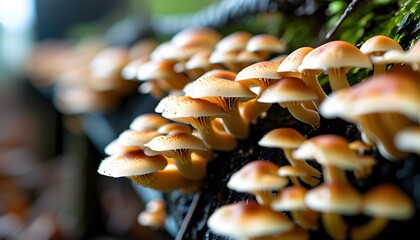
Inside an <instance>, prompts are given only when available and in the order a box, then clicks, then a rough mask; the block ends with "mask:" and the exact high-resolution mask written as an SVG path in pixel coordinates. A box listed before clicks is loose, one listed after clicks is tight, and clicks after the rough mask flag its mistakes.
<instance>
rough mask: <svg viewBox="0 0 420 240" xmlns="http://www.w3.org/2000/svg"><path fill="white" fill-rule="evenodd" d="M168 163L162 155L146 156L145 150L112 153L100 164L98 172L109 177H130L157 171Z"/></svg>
mask: <svg viewBox="0 0 420 240" xmlns="http://www.w3.org/2000/svg"><path fill="white" fill-rule="evenodd" d="M167 164H168V162H167V160H166V158H165V157H163V156H162V155H156V156H152V157H151V156H146V155H145V154H144V152H143V151H131V152H123V153H120V154H115V155H111V156H109V157H107V158H105V159H104V160H102V162H101V163H100V164H99V167H98V173H100V174H101V175H105V176H109V177H128V176H135V175H143V174H147V173H151V172H156V171H159V170H162V169H164V168H165V166H166V165H167Z"/></svg>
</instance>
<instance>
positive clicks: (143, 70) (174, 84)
mask: <svg viewBox="0 0 420 240" xmlns="http://www.w3.org/2000/svg"><path fill="white" fill-rule="evenodd" d="M175 63H176V62H174V61H170V60H163V59H161V60H153V59H151V60H149V61H147V62H145V63H143V64H142V65H141V66H140V67H139V69H138V72H137V79H138V80H140V81H157V83H158V84H159V86H160V87H161V88H162V89H163V90H165V91H166V92H170V91H171V90H181V89H182V88H183V87H184V86H185V85H186V84H187V83H188V82H190V79H189V78H188V77H187V76H186V75H185V74H183V73H178V72H176V71H175V70H174V66H175Z"/></svg>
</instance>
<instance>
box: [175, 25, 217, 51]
mask: <svg viewBox="0 0 420 240" xmlns="http://www.w3.org/2000/svg"><path fill="white" fill-rule="evenodd" d="M221 39H222V35H221V34H220V33H219V32H217V31H215V30H214V29H212V28H207V27H188V28H185V29H183V30H181V31H179V32H178V33H176V34H175V35H174V36H173V37H172V38H171V40H170V42H171V43H172V44H173V45H174V46H176V47H183V46H193V45H202V46H208V47H214V46H215V45H216V44H217V43H218V42H219V41H221Z"/></svg>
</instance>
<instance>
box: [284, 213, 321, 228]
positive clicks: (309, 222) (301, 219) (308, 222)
mask: <svg viewBox="0 0 420 240" xmlns="http://www.w3.org/2000/svg"><path fill="white" fill-rule="evenodd" d="M308 214H312V212H307V211H305V210H294V211H290V215H291V216H292V218H293V220H294V221H295V222H296V223H297V224H298V225H299V226H301V227H302V228H303V229H305V230H316V229H318V227H319V226H318V223H317V219H311V216H309V215H308Z"/></svg>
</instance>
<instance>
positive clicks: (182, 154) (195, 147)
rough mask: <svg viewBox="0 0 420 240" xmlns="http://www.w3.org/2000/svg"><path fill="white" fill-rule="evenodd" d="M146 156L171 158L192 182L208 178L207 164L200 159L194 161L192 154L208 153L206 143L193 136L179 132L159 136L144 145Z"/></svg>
mask: <svg viewBox="0 0 420 240" xmlns="http://www.w3.org/2000/svg"><path fill="white" fill-rule="evenodd" d="M144 146H145V149H144V152H145V154H146V155H149V156H151V155H157V154H162V155H164V156H166V157H168V158H171V159H172V160H173V162H174V163H175V165H176V166H177V168H178V169H179V171H180V173H181V174H182V175H183V176H184V177H186V178H188V179H192V180H200V179H203V178H204V177H205V176H206V167H207V166H206V165H207V164H206V163H207V161H204V162H203V161H202V160H200V159H198V160H196V161H192V159H191V153H192V152H195V151H206V150H207V147H206V145H205V144H204V142H203V141H202V140H201V139H200V138H198V137H195V136H193V135H191V134H188V133H183V132H177V133H173V134H170V135H162V136H157V137H155V138H153V139H152V140H150V141H149V142H148V143H146V144H144Z"/></svg>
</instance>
